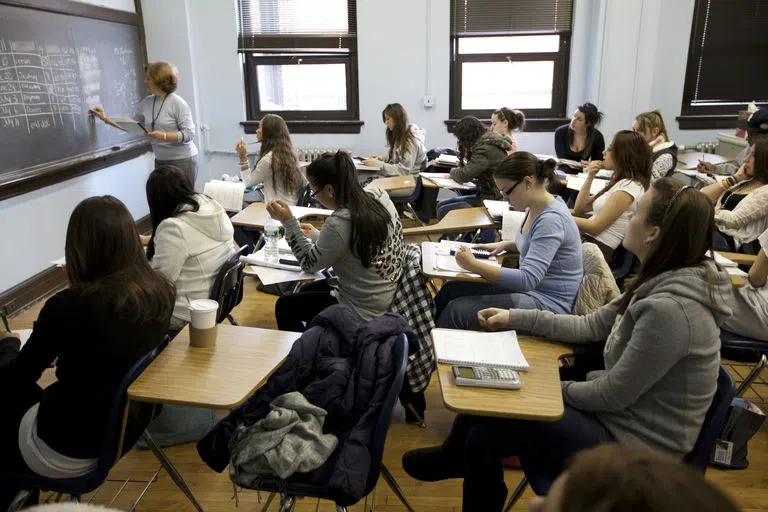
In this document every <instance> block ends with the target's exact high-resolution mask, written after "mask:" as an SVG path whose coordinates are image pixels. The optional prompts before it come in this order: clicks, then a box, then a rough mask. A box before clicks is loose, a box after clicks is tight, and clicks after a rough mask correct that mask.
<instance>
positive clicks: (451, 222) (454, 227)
mask: <svg viewBox="0 0 768 512" xmlns="http://www.w3.org/2000/svg"><path fill="white" fill-rule="evenodd" d="M493 225H494V223H493V219H491V217H490V216H489V215H488V210H486V209H485V207H484V206H478V207H476V208H462V209H460V210H451V211H450V212H448V213H447V214H446V215H445V217H443V218H442V219H441V220H439V221H438V222H437V223H436V224H430V225H429V226H419V227H415V228H406V229H404V230H403V235H404V236H408V235H430V234H434V233H449V232H456V231H472V230H475V229H478V228H490V227H492V226H493Z"/></svg>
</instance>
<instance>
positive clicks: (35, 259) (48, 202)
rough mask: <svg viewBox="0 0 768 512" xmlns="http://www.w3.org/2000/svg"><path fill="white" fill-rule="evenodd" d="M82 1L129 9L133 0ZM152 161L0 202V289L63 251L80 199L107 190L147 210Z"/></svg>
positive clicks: (135, 210) (136, 211)
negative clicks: (0, 238)
mask: <svg viewBox="0 0 768 512" xmlns="http://www.w3.org/2000/svg"><path fill="white" fill-rule="evenodd" d="M85 3H92V4H95V5H100V6H103V7H109V8H113V9H119V10H125V11H129V12H135V9H134V4H133V0H92V1H91V0H88V1H86V2H85ZM4 150H5V149H4ZM152 166H153V162H152V158H151V157H149V155H145V156H142V157H139V158H136V159H133V160H129V161H127V162H123V163H121V164H119V165H115V166H113V167H109V168H107V169H102V170H99V171H95V172H92V173H90V174H86V175H84V176H79V177H77V178H75V179H72V180H69V181H66V182H63V183H57V184H56V185H52V186H50V187H45V188H42V189H39V190H35V191H34V192H30V193H28V194H24V195H21V196H16V197H12V198H10V199H6V200H4V201H0V233H2V237H3V241H2V243H1V244H0V291H3V290H7V289H8V288H11V287H13V286H15V285H16V284H18V283H20V282H21V281H24V280H25V279H27V278H29V277H31V276H33V275H35V274H37V273H38V272H41V271H43V270H45V269H46V268H48V267H50V265H51V261H53V260H55V259H58V258H60V257H62V256H63V255H64V238H65V235H66V231H67V223H68V222H69V215H70V213H71V212H72V210H74V208H75V206H76V205H77V204H78V203H79V202H80V201H82V200H83V199H85V198H87V197H91V196H94V195H105V194H111V195H113V196H115V197H117V198H119V199H120V200H121V201H123V202H124V203H125V204H126V206H127V207H128V209H129V210H130V211H131V214H132V215H133V217H134V218H135V219H138V218H140V217H143V216H144V215H147V214H148V213H149V208H148V207H147V205H146V199H145V195H144V183H145V182H146V180H147V176H148V175H149V172H150V171H151V170H152Z"/></svg>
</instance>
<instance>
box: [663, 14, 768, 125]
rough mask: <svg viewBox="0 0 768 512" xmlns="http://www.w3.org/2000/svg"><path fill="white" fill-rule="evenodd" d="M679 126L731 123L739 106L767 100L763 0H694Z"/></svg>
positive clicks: (767, 31) (767, 17) (767, 30)
mask: <svg viewBox="0 0 768 512" xmlns="http://www.w3.org/2000/svg"><path fill="white" fill-rule="evenodd" d="M694 9H695V10H694V13H693V27H692V28H691V43H690V46H689V47H688V66H687V68H686V71H685V87H684V89H683V105H682V107H681V112H680V114H681V115H680V117H679V118H678V121H679V123H680V128H682V129H686V128H688V129H694V128H728V127H735V126H736V119H737V116H738V111H739V110H746V104H747V103H749V102H750V101H756V102H758V103H762V105H766V103H768V89H766V87H765V84H766V83H768V67H766V66H765V56H766V55H768V1H766V0H738V1H734V0H696V5H695V7H694Z"/></svg>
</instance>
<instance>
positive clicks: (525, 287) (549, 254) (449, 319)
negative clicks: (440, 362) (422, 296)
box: [435, 151, 583, 330]
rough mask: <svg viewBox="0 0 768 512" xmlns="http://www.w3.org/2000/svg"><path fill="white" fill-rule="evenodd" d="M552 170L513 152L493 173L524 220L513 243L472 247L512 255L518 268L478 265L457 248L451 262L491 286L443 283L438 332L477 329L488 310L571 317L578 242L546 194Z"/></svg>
mask: <svg viewBox="0 0 768 512" xmlns="http://www.w3.org/2000/svg"><path fill="white" fill-rule="evenodd" d="M556 165H557V164H556V163H555V161H554V160H548V161H546V162H542V161H540V160H539V159H538V158H536V157H535V156H534V155H532V154H531V153H527V152H525V151H518V152H517V153H514V154H512V155H510V156H508V157H507V158H506V159H504V161H503V162H501V164H499V166H498V167H497V168H496V172H495V173H494V179H495V180H496V186H497V187H498V188H499V190H500V191H501V193H502V196H503V197H505V198H506V199H507V201H508V202H509V204H511V205H512V206H513V207H514V208H515V209H516V210H519V211H525V212H526V217H525V220H524V222H523V223H522V224H521V225H520V229H519V230H518V231H517V233H516V234H515V240H514V241H513V242H498V243H492V244H484V245H478V246H476V247H477V248H479V249H486V250H490V251H492V253H493V254H497V253H499V252H501V251H515V250H517V251H519V252H520V267H519V268H516V269H513V268H502V267H498V266H494V265H490V264H488V263H483V262H482V261H481V260H478V259H476V258H475V257H474V256H473V255H472V253H471V252H470V251H469V250H467V249H466V248H465V247H463V248H461V249H460V250H459V251H458V253H457V254H456V262H457V263H458V264H459V265H460V266H461V267H462V268H465V269H467V271H469V272H473V273H476V274H480V275H481V276H482V277H484V278H485V279H486V280H488V281H490V282H489V283H468V282H461V281H449V282H447V283H445V284H444V285H443V287H442V288H441V289H440V291H439V292H438V294H437V295H436V296H435V304H436V305H437V314H438V321H437V323H438V326H439V327H446V328H451V329H474V330H478V329H480V324H479V322H478V319H477V312H478V311H480V310H481V309H484V308H487V307H503V308H522V309H546V310H549V311H554V312H555V313H570V312H571V310H572V309H573V303H574V301H575V300H576V294H577V293H578V291H579V285H580V284H581V278H582V275H583V265H582V261H581V238H580V237H579V228H577V227H576V223H575V222H574V221H573V217H572V216H571V213H570V212H569V211H568V207H567V206H566V205H565V203H564V202H563V200H562V199H561V198H559V197H555V196H553V195H552V194H550V193H549V192H547V188H546V187H547V183H549V182H550V181H552V180H554V179H555V172H554V171H555V166H556Z"/></svg>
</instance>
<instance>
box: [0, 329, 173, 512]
mask: <svg viewBox="0 0 768 512" xmlns="http://www.w3.org/2000/svg"><path fill="white" fill-rule="evenodd" d="M168 341H169V338H168V336H166V337H165V340H164V341H163V343H161V344H160V346H158V347H156V348H154V349H153V350H151V351H150V352H149V353H147V354H145V355H144V356H142V357H141V358H140V359H139V360H138V361H136V363H134V365H133V366H132V367H131V369H130V370H128V373H126V374H125V377H123V380H122V382H121V383H120V386H119V387H118V388H117V392H116V393H115V396H114V398H113V399H112V407H111V408H110V413H109V417H108V418H107V423H106V428H105V431H104V444H103V445H102V447H101V451H100V453H99V457H98V462H97V463H96V468H95V469H94V470H93V471H92V472H90V473H88V474H87V475H83V476H80V477H76V478H46V477H43V476H39V475H36V474H33V473H27V474H18V473H0V481H4V482H9V483H11V484H13V485H14V486H16V487H20V488H22V489H26V490H31V489H38V490H41V491H52V492H55V493H58V494H59V495H62V494H66V495H70V496H72V498H74V500H75V501H78V502H79V501H80V496H82V495H83V494H87V493H89V492H92V491H94V490H95V489H97V488H98V487H99V486H101V484H103V483H104V481H106V479H107V476H108V474H109V471H110V469H112V466H114V465H115V464H116V463H117V461H118V460H120V458H121V457H122V455H124V454H125V453H127V452H128V451H130V449H131V448H133V445H134V444H136V441H137V440H138V437H139V435H141V433H142V432H144V431H145V429H146V428H147V425H149V422H150V421H151V420H152V413H151V410H150V411H141V410H140V411H139V414H138V418H136V419H135V420H134V419H133V418H132V421H131V422H128V421H127V419H126V415H129V416H131V415H130V414H129V409H128V408H127V407H126V405H127V404H128V396H127V393H128V387H129V386H130V385H131V384H132V383H133V381H134V380H136V378H137V377H138V376H139V375H141V373H142V372H143V371H144V369H146V368H147V366H149V365H150V363H151V362H152V361H153V360H154V359H155V357H157V354H159V353H160V352H161V351H162V350H163V348H165V346H166V345H167V344H168ZM147 407H148V409H152V408H153V407H152V406H147ZM124 421H125V422H126V430H125V431H123V428H122V426H123V422H124ZM159 471H160V470H159V469H158V470H157V471H155V474H154V475H153V476H152V478H150V479H149V480H148V481H145V483H146V484H147V485H146V486H145V487H144V489H143V490H142V491H141V493H140V495H139V497H138V499H137V500H136V502H135V503H134V504H133V507H132V508H131V510H133V509H134V508H135V507H136V504H137V503H138V501H139V500H141V498H142V497H143V496H144V493H145V492H146V491H147V489H148V488H149V486H150V484H151V483H152V482H153V481H154V480H155V478H156V477H157V474H158V472H159ZM129 481H130V480H129ZM129 481H125V483H124V484H123V487H124V486H125V484H127V483H128V482H129ZM120 490H122V488H121V489H120ZM118 493H119V491H118ZM21 505H23V500H17V501H15V502H14V503H13V504H12V505H11V508H9V512H11V511H16V510H20V509H21Z"/></svg>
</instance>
